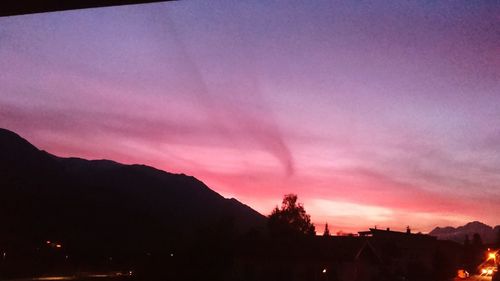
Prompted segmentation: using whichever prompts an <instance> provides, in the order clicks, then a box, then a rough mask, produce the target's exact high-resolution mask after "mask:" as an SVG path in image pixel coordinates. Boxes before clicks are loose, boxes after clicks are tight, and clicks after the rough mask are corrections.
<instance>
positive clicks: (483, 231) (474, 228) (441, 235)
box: [429, 221, 500, 244]
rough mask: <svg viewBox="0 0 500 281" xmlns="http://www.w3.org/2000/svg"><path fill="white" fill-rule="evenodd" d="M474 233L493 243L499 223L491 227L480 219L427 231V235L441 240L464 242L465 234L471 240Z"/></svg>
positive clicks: (485, 241)
mask: <svg viewBox="0 0 500 281" xmlns="http://www.w3.org/2000/svg"><path fill="white" fill-rule="evenodd" d="M475 233H477V234H479V235H480V236H481V239H482V241H483V242H484V243H489V244H490V243H495V242H497V239H498V238H499V235H500V225H497V226H494V227H492V226H490V225H487V224H485V223H482V222H480V221H472V222H468V223H466V224H465V225H462V226H458V227H452V226H446V227H436V228H434V229H433V230H432V231H431V232H429V235H432V236H436V237H437V238H438V239H441V240H452V241H455V242H459V243H464V241H465V238H466V236H468V238H469V239H470V240H472V237H473V235H474V234H475Z"/></svg>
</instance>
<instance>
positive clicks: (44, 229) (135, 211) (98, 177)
mask: <svg viewBox="0 0 500 281" xmlns="http://www.w3.org/2000/svg"><path fill="white" fill-rule="evenodd" d="M0 151H1V152H3V153H2V156H1V157H0V173H1V174H2V175H3V176H2V177H0V219H1V220H2V221H3V222H5V223H4V227H3V229H4V230H5V231H3V232H0V242H2V240H3V241H10V242H12V243H14V244H16V245H17V246H19V245H23V244H25V245H31V246H36V245H39V244H40V243H41V241H45V240H57V239H59V240H61V241H64V242H65V243H67V244H68V245H69V246H70V247H73V248H75V249H77V248H78V250H80V251H91V249H96V248H98V249H101V250H102V249H105V248H108V249H110V250H111V249H113V250H118V249H121V247H122V246H123V245H125V244H126V245H131V246H130V247H129V246H127V247H129V249H130V250H134V251H143V250H150V249H162V250H166V249H167V248H169V247H174V245H176V242H175V241H180V240H186V239H188V238H189V237H195V236H197V235H198V236H199V235H201V234H200V231H201V233H203V232H204V231H219V229H217V227H219V225H220V224H225V225H226V226H227V227H233V228H234V231H237V232H246V231H248V230H250V229H261V228H262V227H263V226H264V225H265V220H266V218H265V217H264V216H263V215H261V214H260V213H258V212H257V211H255V210H253V209H252V208H251V207H249V206H248V205H245V204H243V203H241V202H239V201H238V200H237V199H234V198H224V197H223V196H221V195H220V194H219V193H217V192H215V191H214V190H212V189H210V188H209V187H208V186H207V185H205V184H204V183H203V182H202V181H200V180H199V179H197V178H195V177H193V176H188V175H185V174H174V173H169V172H166V171H163V170H160V169H157V168H154V167H150V166H147V165H142V164H132V165H129V164H122V163H118V162H115V161H113V160H106V159H98V160H87V159H83V158H78V157H68V158H63V157H58V156H55V155H52V154H50V153H48V152H45V151H42V150H39V149H38V148H36V147H35V146H34V145H32V144H31V143H30V142H29V141H27V140H25V139H24V138H22V137H21V136H19V135H18V134H16V133H15V132H12V131H10V130H7V129H2V128H0ZM12 214H16V215H15V216H13V215H12ZM14 244H13V245H14ZM121 250H123V249H121Z"/></svg>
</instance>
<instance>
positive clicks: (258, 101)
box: [0, 0, 500, 233]
mask: <svg viewBox="0 0 500 281" xmlns="http://www.w3.org/2000/svg"><path fill="white" fill-rule="evenodd" d="M0 127H4V128H7V129H10V130H13V131H15V132H17V133H18V134H20V135H21V136H23V137H24V138H26V139H28V140H29V141H30V142H32V143H33V144H34V145H36V146H37V147H39V148H40V149H43V150H46V151H49V152H51V153H53V154H55V155H58V156H64V157H70V156H75V157H82V158H90V159H103V158H104V159H113V160H115V161H118V162H122V163H141V164H147V165H151V166H154V167H157V168H159V169H163V170H166V171H169V172H173V173H185V174H189V175H193V176H195V177H197V178H198V179H200V180H202V181H203V182H205V183H206V184H207V185H208V186H209V187H210V188H212V189H213V190H215V191H217V192H218V193H220V194H221V195H223V196H225V197H234V198H236V199H238V200H239V201H241V202H243V203H245V204H247V205H249V206H251V207H252V208H254V209H256V210H257V211H259V212H260V213H262V214H264V215H268V214H270V212H271V211H272V209H273V208H274V207H275V206H276V205H280V204H281V200H282V198H283V195H284V194H288V193H295V194H297V195H298V197H299V201H300V202H302V203H303V204H304V206H305V209H306V211H307V212H308V213H309V214H310V215H311V218H312V221H313V222H314V223H315V224H316V228H317V231H318V232H319V233H322V231H323V225H324V224H325V223H328V224H329V228H330V231H331V232H333V233H336V232H338V231H344V232H355V231H358V230H366V229H367V228H368V227H373V226H375V225H377V226H378V227H379V228H385V227H391V228H392V229H396V230H404V229H405V228H406V226H408V225H409V226H410V227H411V228H412V230H413V231H421V232H424V233H425V232H428V231H430V230H432V229H433V228H434V227H436V226H447V225H450V226H459V225H462V224H464V223H466V222H469V221H473V220H480V221H482V222H484V223H487V224H490V225H496V224H500V220H499V218H498V214H499V213H500V2H498V1H431V0H429V1H420V2H417V1H374V2H371V1H246V2H243V1H242V2H238V1H182V2H175V3H173V2H170V3H154V4H142V5H128V6H119V7H107V8H95V9H85V10H75V11H65V12H54V13H44V14H32V15H22V16H12V17H3V18H0Z"/></svg>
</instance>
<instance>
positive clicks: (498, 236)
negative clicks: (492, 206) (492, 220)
mask: <svg viewBox="0 0 500 281" xmlns="http://www.w3.org/2000/svg"><path fill="white" fill-rule="evenodd" d="M495 246H496V247H497V248H500V227H499V228H498V230H497V233H496V237H495Z"/></svg>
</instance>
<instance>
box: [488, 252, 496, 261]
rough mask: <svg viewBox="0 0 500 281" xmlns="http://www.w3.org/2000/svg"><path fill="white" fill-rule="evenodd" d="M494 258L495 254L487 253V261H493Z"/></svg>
mask: <svg viewBox="0 0 500 281" xmlns="http://www.w3.org/2000/svg"><path fill="white" fill-rule="evenodd" d="M495 257H496V253H489V254H488V259H489V260H494V259H495Z"/></svg>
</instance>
